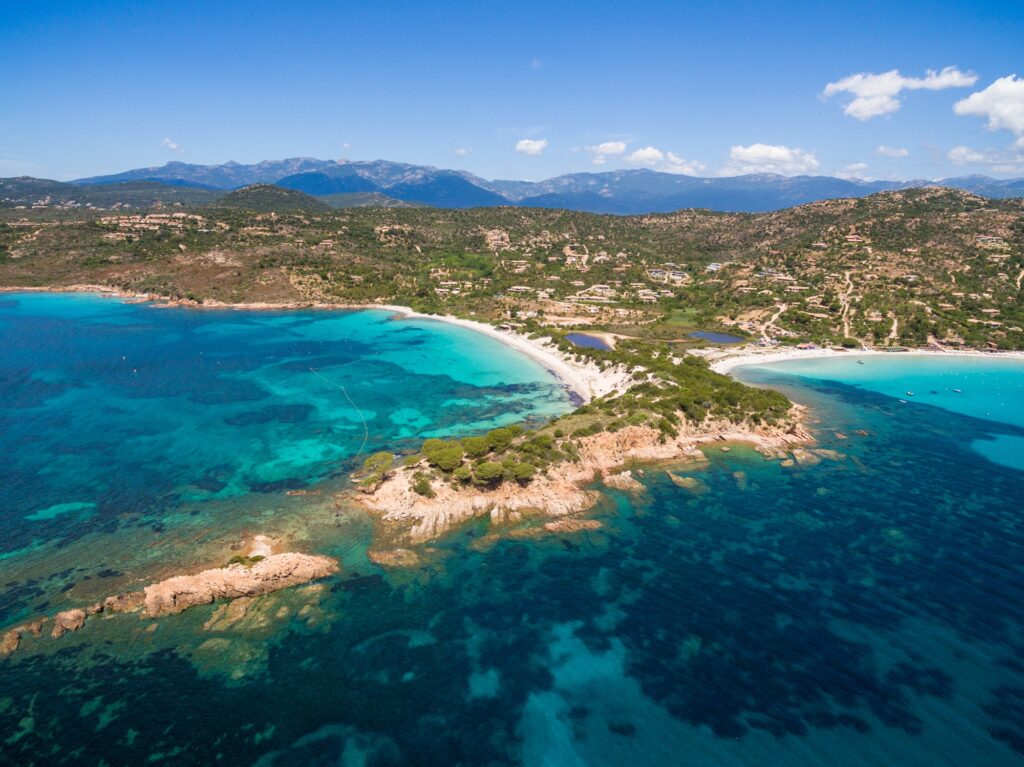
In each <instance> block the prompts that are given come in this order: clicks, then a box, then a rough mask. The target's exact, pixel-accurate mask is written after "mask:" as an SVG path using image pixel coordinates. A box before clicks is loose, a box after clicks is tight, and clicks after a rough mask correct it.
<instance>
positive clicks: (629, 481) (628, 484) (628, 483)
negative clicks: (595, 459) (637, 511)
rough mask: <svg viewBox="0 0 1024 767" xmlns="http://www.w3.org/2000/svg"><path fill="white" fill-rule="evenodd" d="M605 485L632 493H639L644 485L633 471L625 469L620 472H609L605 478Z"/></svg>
mask: <svg viewBox="0 0 1024 767" xmlns="http://www.w3.org/2000/svg"><path fill="white" fill-rule="evenodd" d="M604 484H605V487H613V488H615V489H616V490H627V491H629V492H631V493H639V492H640V491H641V490H643V489H644V486H643V485H642V484H641V483H640V481H639V480H637V479H636V478H635V477H634V476H633V472H631V471H623V472H620V473H618V474H609V475H608V476H606V477H605V478H604Z"/></svg>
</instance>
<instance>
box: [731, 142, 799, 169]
mask: <svg viewBox="0 0 1024 767" xmlns="http://www.w3.org/2000/svg"><path fill="white" fill-rule="evenodd" d="M817 169H818V158H817V157H815V156H814V152H805V151H804V150H803V149H797V148H791V147H788V146H775V145H772V144H751V145H750V146H734V147H732V149H730V150H729V162H727V163H726V165H725V168H723V169H722V175H724V176H739V175H743V174H745V173H781V174H783V175H787V176H796V175H800V174H802V173H813V172H814V171H816V170H817Z"/></svg>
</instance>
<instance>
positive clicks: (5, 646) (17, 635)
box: [0, 629, 21, 658]
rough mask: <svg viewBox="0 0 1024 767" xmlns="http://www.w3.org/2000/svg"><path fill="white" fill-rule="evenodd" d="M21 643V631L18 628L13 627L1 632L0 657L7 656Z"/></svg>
mask: <svg viewBox="0 0 1024 767" xmlns="http://www.w3.org/2000/svg"><path fill="white" fill-rule="evenodd" d="M20 644H21V632H20V631H19V630H18V629H11V630H10V631H5V632H4V633H3V634H0V658H6V657H7V656H8V655H10V654H11V653H12V652H14V651H15V650H17V649H18V645H20Z"/></svg>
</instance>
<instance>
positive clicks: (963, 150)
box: [946, 146, 985, 165]
mask: <svg viewBox="0 0 1024 767" xmlns="http://www.w3.org/2000/svg"><path fill="white" fill-rule="evenodd" d="M946 157H948V158H949V161H950V162H952V163H953V164H954V165H968V164H970V163H979V162H984V161H985V155H984V154H982V153H981V152H979V151H978V150H977V149H971V148H970V147H969V146H955V147H953V148H952V149H950V150H949V152H947V153H946Z"/></svg>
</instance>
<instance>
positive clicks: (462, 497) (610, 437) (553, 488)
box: [358, 407, 813, 543]
mask: <svg viewBox="0 0 1024 767" xmlns="http://www.w3.org/2000/svg"><path fill="white" fill-rule="evenodd" d="M801 416H802V410H801V409H800V408H799V407H794V410H793V413H792V420H791V421H790V422H789V423H787V424H785V425H782V426H775V427H772V426H750V425H744V424H733V423H730V422H727V421H721V422H719V421H706V422H704V423H702V424H699V425H694V424H686V423H685V420H684V421H683V422H684V426H683V427H682V428H681V429H680V432H679V433H678V434H677V436H676V437H674V438H670V439H666V438H665V437H664V435H663V434H662V433H661V432H660V431H658V430H657V429H654V428H651V427H649V426H629V427H626V428H624V429H620V430H618V431H615V432H601V433H599V434H594V435H591V436H588V437H583V438H582V439H580V440H579V442H578V443H577V448H578V452H579V455H580V460H579V462H569V461H566V462H563V463H560V464H556V465H554V466H551V467H549V468H548V469H547V471H546V472H545V473H544V474H542V475H540V476H538V477H536V478H535V479H533V480H532V481H531V482H530V483H529V484H527V485H518V484H515V483H511V482H506V483H504V484H502V485H500V486H499V487H497V488H493V489H487V488H460V487H455V486H453V485H451V484H449V483H446V482H433V483H432V486H431V487H432V490H433V493H434V496H433V497H432V498H428V497H425V496H423V495H420V494H418V493H416V492H414V491H413V479H412V478H413V475H414V474H415V473H416V472H417V471H422V470H424V469H426V468H427V467H426V466H410V467H406V468H405V469H404V470H401V471H396V472H395V473H394V475H393V476H391V477H390V478H389V479H387V480H386V481H384V482H383V483H382V484H381V485H380V487H378V488H377V489H375V490H374V491H373V492H372V493H369V494H368V495H360V497H359V498H358V502H360V503H361V504H362V505H364V506H366V507H367V508H369V509H370V510H371V511H374V512H377V513H379V514H381V515H382V517H383V521H384V523H385V524H386V525H388V526H391V527H394V528H399V529H401V530H402V531H403V532H404V533H405V535H406V536H407V537H408V539H409V540H411V541H412V542H414V543H416V542H422V541H426V540H430V539H432V538H436V537H438V536H439V535H441V534H443V533H444V532H446V531H447V530H450V529H451V528H453V527H455V526H456V525H458V524H461V523H462V522H465V521H466V520H468V519H471V518H473V517H480V516H484V515H489V516H490V518H491V520H492V521H495V522H502V521H505V520H512V521H515V520H517V519H518V518H519V515H520V512H523V511H527V510H536V511H539V512H541V513H543V514H546V515H548V516H550V517H556V518H559V517H566V516H569V515H572V514H578V513H579V512H582V511H585V510H587V509H589V508H590V507H591V506H593V505H594V504H595V503H596V501H597V498H598V494H597V493H596V492H594V491H590V490H586V489H584V486H585V485H586V484H588V483H590V482H593V481H594V480H595V479H596V478H597V477H598V475H599V473H605V474H608V473H611V472H616V471H618V470H619V469H621V468H622V467H623V466H625V465H626V464H629V463H632V462H656V461H678V460H688V461H697V460H706V457H705V456H704V455H703V454H702V453H701V452H700V450H699V449H698V448H699V447H700V446H702V445H709V444H716V443H728V442H744V443H748V444H752V445H753V446H754V447H755V449H758V450H760V451H762V452H764V453H765V454H769V453H770V454H780V455H785V454H786V453H785V450H786V449H792V448H793V447H795V446H798V445H802V444H807V443H811V442H813V438H812V437H811V435H810V433H809V432H807V431H806V430H805V429H804V428H803V426H802V425H801V424H800V423H799V418H800V417H801ZM719 446H721V444H719ZM630 480H632V481H630ZM617 483H618V484H621V486H623V487H625V488H627V489H635V488H636V484H638V483H636V480H635V479H633V478H632V475H630V474H628V473H626V472H623V473H621V474H618V475H614V477H613V478H612V479H611V482H610V484H611V485H612V486H613V487H614V486H616V484H617ZM634 483H636V484H634Z"/></svg>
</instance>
